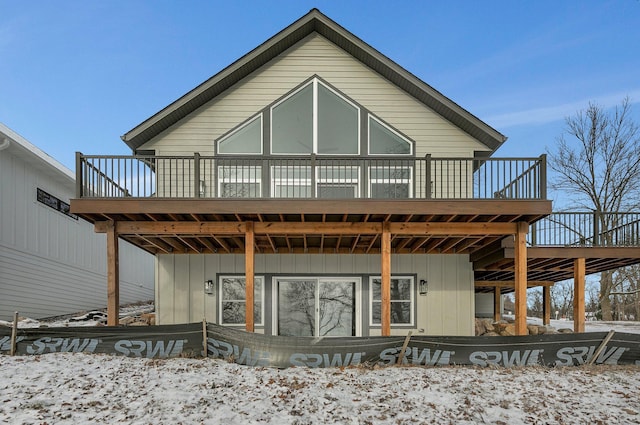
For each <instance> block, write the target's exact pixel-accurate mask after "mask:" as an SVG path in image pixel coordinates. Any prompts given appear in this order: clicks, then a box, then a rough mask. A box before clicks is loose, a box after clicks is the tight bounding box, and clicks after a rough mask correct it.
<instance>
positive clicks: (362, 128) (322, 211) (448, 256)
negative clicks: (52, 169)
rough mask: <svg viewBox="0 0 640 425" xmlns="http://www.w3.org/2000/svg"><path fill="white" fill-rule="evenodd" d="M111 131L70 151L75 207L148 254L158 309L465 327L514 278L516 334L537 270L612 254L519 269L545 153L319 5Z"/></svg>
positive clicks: (321, 323)
mask: <svg viewBox="0 0 640 425" xmlns="http://www.w3.org/2000/svg"><path fill="white" fill-rule="evenodd" d="M122 138H123V140H124V142H125V143H127V145H128V146H129V147H130V148H131V149H132V151H133V152H134V154H135V155H134V156H131V157H126V158H125V157H115V156H114V157H98V156H91V155H83V154H80V153H79V154H78V156H77V168H76V173H77V179H78V182H79V188H78V192H77V195H76V199H73V200H72V201H71V208H72V211H73V212H74V213H76V214H78V215H80V216H81V217H83V218H85V219H86V220H88V221H90V222H92V223H94V224H95V227H96V231H98V232H105V233H107V244H108V251H109V253H110V255H111V256H112V257H113V258H117V257H118V240H119V238H122V239H125V240H128V241H130V242H131V243H133V244H135V245H138V246H140V247H142V248H144V249H146V250H147V251H149V252H151V253H154V254H155V255H156V258H157V264H158V268H157V275H156V280H157V282H156V288H157V290H156V310H157V315H158V322H159V323H163V324H167V323H184V322H194V321H199V320H201V319H202V318H206V319H207V320H208V321H210V322H216V323H221V324H224V325H229V326H239V327H244V328H246V329H247V330H249V331H256V332H264V333H267V334H280V335H318V336H323V335H356V336H366V335H381V334H382V335H389V334H405V333H406V332H407V331H408V330H413V331H414V332H423V333H425V334H430V335H472V334H473V332H474V326H473V323H474V316H475V313H476V298H475V294H476V292H479V293H489V295H485V294H481V295H478V300H479V301H478V303H479V304H482V307H481V308H482V309H483V310H486V308H487V306H488V305H493V306H495V307H492V309H493V311H494V315H497V314H499V305H500V294H501V293H502V292H503V291H514V290H515V292H516V300H517V303H516V304H517V306H518V308H517V310H516V323H517V329H518V332H519V333H523V332H526V322H525V320H526V304H525V303H526V288H527V286H528V285H537V286H543V287H545V288H546V289H545V298H546V300H547V301H548V299H549V297H548V288H549V286H550V285H551V284H552V283H553V281H558V280H562V279H566V278H567V277H571V276H573V273H574V265H576V264H577V265H578V266H577V267H578V270H581V271H582V273H583V274H584V272H585V271H586V272H588V273H591V272H594V271H599V270H601V269H602V267H605V266H609V265H610V263H606V262H602V261H600V259H601V258H600V257H599V256H600V255H601V252H600V251H598V252H597V253H594V251H590V252H589V253H588V256H589V258H590V257H591V256H595V257H596V258H595V260H594V261H587V262H586V264H587V267H586V269H585V266H584V264H585V263H584V262H583V263H579V262H578V263H574V261H573V258H574V256H575V255H578V256H579V257H580V258H583V257H584V256H585V255H587V254H586V252H582V251H581V252H580V253H578V254H576V253H569V254H567V253H568V252H569V251H563V252H562V253H556V252H553V253H552V254H550V255H552V258H551V259H550V261H549V262H548V263H546V264H552V267H549V268H548V269H549V271H553V274H545V273H546V268H545V267H546V266H545V265H542V266H541V267H540V270H538V269H537V268H535V267H529V266H528V264H527V256H528V252H533V251H534V248H532V247H531V244H532V243H531V241H529V244H527V240H526V237H527V233H528V231H529V228H530V225H532V224H538V223H542V222H539V220H541V219H543V218H544V217H546V216H548V215H549V214H551V211H552V210H551V202H550V201H548V200H547V199H546V162H545V157H544V156H541V157H539V158H521V159H494V158H490V157H491V155H492V154H493V153H494V152H495V151H496V149H498V147H500V146H501V144H502V143H503V142H504V141H505V140H506V138H505V137H504V136H503V135H502V134H500V133H499V132H497V131H496V130H494V129H493V128H491V127H490V126H489V125H487V124H486V123H484V122H482V121H480V120H479V119H478V118H476V117H475V116H474V115H472V114H471V113H469V112H467V111H466V110H464V109H462V108H461V107H460V106H458V105H457V104H456V103H454V102H453V101H451V100H450V99H448V98H446V97H445V96H443V95H442V94H441V93H439V92H438V91H436V90H435V89H434V88H432V87H431V86H429V85H427V84H426V83H424V82H422V81H421V80H419V79H418V78H416V77H415V76H414V75H413V74H411V73H410V72H408V71H406V70H404V69H403V68H402V67H400V66H399V65H398V64H396V63H394V62H392V61H391V60H389V59H388V58H387V57H385V56H384V55H382V54H381V53H379V52H378V51H376V50H375V49H373V48H372V47H371V46H369V45H367V44H366V43H364V42H363V41H362V40H360V39H359V38H357V37H356V36H354V35H353V34H351V33H349V32H348V31H346V30H345V29H344V28H342V27H340V26H339V25H338V24H336V23H335V22H333V21H332V20H330V19H329V18H327V17H326V16H324V15H323V14H322V13H320V12H319V11H317V10H315V9H314V10H312V11H311V12H309V13H308V14H307V15H305V16H303V17H302V18H301V19H299V20H298V21H296V22H294V23H293V24H292V25H290V26H289V27H287V28H285V29H284V30H282V31H281V32H280V33H278V34H276V35H275V36H274V37H272V38H271V39H269V40H267V41H266V42H265V43H263V44H261V45H260V46H258V47H257V48H256V49H254V50H253V51H251V52H249V53H248V54H246V55H245V56H243V57H242V58H240V59H239V60H238V61H236V62H235V63H233V64H231V65H229V66H228V67H227V68H225V69H224V70H222V71H221V72H220V73H218V74H216V75H214V76H213V77H211V78H210V79H209V80H207V81H205V82H204V83H202V84H201V85H200V86H198V87H196V88H194V89H193V90H192V91H190V92H189V93H187V94H186V95H184V96H183V97H181V98H180V99H178V100H176V101H175V102H173V103H172V104H170V105H169V106H167V107H166V108H164V109H163V110H161V111H160V112H158V113H157V114H155V115H154V116H152V117H151V118H149V119H148V120H146V121H144V122H143V123H141V124H140V125H138V126H137V127H135V128H134V129H132V130H131V131H130V132H128V133H126V134H125V135H124V136H123V137H122ZM532 229H533V228H532ZM537 229H542V227H539V228H537ZM537 231H538V230H535V232H534V231H532V235H533V234H537V233H536V232H537ZM540 241H541V238H539V239H537V243H539V242H540ZM528 245H529V247H528ZM536 249H537V248H536ZM536 252H537V254H536V255H542V256H544V255H547V254H546V253H547V251H544V252H540V251H536ZM549 252H551V251H549ZM565 255H566V256H567V257H566V258H565V257H564V256H565ZM617 255H618V256H619V257H624V258H622V259H621V261H619V262H618V263H622V264H626V263H628V262H629V261H631V262H634V261H635V262H637V261H640V260H638V258H640V250H638V249H637V248H635V251H633V252H632V251H626V253H625V254H624V255H623V254H620V253H618V254H617ZM634 255H635V257H634ZM558 258H561V261H560V260H558V262H557V264H555V263H554V261H555V260H557V259H558ZM629 258H631V260H629ZM533 263H534V262H531V263H530V264H533ZM580 264H582V266H580ZM114 266H115V263H112V265H111V267H114ZM527 279H529V280H527ZM552 279H554V280H553V281H552ZM118 284H119V283H118V279H117V278H116V277H115V276H114V277H113V278H111V279H109V282H108V286H109V288H110V291H111V292H112V293H117V291H118ZM578 292H579V289H578ZM112 305H113V306H115V305H116V300H112ZM252 306H253V308H252ZM578 308H579V307H578ZM582 308H584V306H582ZM111 311H113V309H112V310H111ZM110 315H111V317H113V314H111V313H110ZM112 320H113V319H110V323H114V322H113V321H112Z"/></svg>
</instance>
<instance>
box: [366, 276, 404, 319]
mask: <svg viewBox="0 0 640 425" xmlns="http://www.w3.org/2000/svg"><path fill="white" fill-rule="evenodd" d="M381 287H382V278H381V277H380V276H373V277H371V278H369V294H370V304H369V323H370V325H371V326H380V325H381V317H382V302H381ZM414 297H415V278H414V277H413V276H393V277H391V326H394V325H395V326H413V325H414V322H415V319H414V317H415V303H414Z"/></svg>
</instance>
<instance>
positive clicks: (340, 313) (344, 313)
mask: <svg viewBox="0 0 640 425" xmlns="http://www.w3.org/2000/svg"><path fill="white" fill-rule="evenodd" d="M275 282H276V285H275V288H276V291H277V294H276V295H277V296H276V304H277V308H276V312H277V313H276V315H275V317H276V329H277V332H278V335H288V336H354V335H356V334H357V332H358V329H357V328H358V327H359V324H358V320H357V317H358V316H357V314H356V313H357V312H356V310H358V306H357V302H356V292H357V291H358V289H359V285H360V281H359V279H355V278H277V279H276V280H275Z"/></svg>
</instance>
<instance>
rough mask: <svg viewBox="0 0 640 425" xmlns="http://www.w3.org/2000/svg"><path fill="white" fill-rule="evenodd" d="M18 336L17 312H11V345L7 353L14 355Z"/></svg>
mask: <svg viewBox="0 0 640 425" xmlns="http://www.w3.org/2000/svg"><path fill="white" fill-rule="evenodd" d="M17 338H18V312H17V311H16V312H15V313H13V323H12V324H11V347H10V349H9V355H10V356H15V355H16V351H17V350H18V347H17V346H16V339H17Z"/></svg>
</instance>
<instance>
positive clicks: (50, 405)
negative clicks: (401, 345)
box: [0, 353, 640, 424]
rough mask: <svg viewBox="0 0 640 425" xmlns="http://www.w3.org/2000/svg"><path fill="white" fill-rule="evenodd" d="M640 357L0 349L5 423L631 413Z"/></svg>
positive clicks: (428, 419)
mask: <svg viewBox="0 0 640 425" xmlns="http://www.w3.org/2000/svg"><path fill="white" fill-rule="evenodd" d="M638 388H640V368H639V367H633V366H626V367H621V366H597V367H571V368H545V367H531V368H500V369H495V368H484V369H481V368H472V367H438V368H423V367H402V368H398V367H387V368H380V369H365V368H346V369H344V368H328V369H307V368H290V369H285V370H277V369H264V368H251V367H247V366H239V365H236V364H231V363H227V362H225V361H222V360H213V359H186V358H177V359H169V360H146V359H139V358H127V357H116V356H108V355H95V354H94V355H90V354H71V353H56V354H47V355H42V356H28V357H8V356H0V423H7V424H107V423H108V424H111V423H127V424H316V423H317V424H413V423H416V424H420V423H438V424H441V423H442V424H448V423H455V424H478V423H492V424H519V423H531V424H586V423H593V424H598V423H600V424H631V423H640V397H638Z"/></svg>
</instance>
